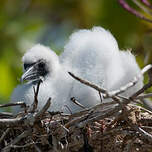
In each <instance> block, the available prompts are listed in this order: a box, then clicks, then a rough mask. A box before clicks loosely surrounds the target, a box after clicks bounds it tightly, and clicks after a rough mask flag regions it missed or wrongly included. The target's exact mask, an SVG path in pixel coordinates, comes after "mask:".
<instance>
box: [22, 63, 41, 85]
mask: <svg viewBox="0 0 152 152" xmlns="http://www.w3.org/2000/svg"><path fill="white" fill-rule="evenodd" d="M37 79H39V72H38V70H37V68H36V67H35V65H33V66H31V67H30V68H29V69H28V70H27V71H25V72H24V73H23V75H22V77H21V82H23V81H35V80H37Z"/></svg>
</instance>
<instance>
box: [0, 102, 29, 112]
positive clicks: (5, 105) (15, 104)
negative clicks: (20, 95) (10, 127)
mask: <svg viewBox="0 0 152 152" xmlns="http://www.w3.org/2000/svg"><path fill="white" fill-rule="evenodd" d="M10 106H21V107H23V108H24V111H25V113H26V112H27V106H26V104H25V102H16V103H7V104H3V105H0V108H3V107H10Z"/></svg>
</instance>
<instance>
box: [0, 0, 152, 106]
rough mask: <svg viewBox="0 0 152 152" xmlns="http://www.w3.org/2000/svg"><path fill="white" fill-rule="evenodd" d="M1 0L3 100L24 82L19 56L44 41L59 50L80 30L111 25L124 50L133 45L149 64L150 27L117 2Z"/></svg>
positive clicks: (0, 78) (141, 59) (140, 59)
mask: <svg viewBox="0 0 152 152" xmlns="http://www.w3.org/2000/svg"><path fill="white" fill-rule="evenodd" d="M0 2H1V5H0V103H4V102H8V101H9V97H10V95H11V92H12V90H13V88H14V87H15V86H16V85H17V84H19V83H20V82H19V79H20V76H21V73H22V67H21V57H22V55H23V53H24V52H25V51H26V50H27V49H28V48H30V47H31V46H32V45H33V44H35V43H42V44H44V45H47V46H50V47H51V48H52V49H53V50H54V51H56V52H57V53H60V52H61V51H62V50H63V48H64V44H65V43H66V41H67V40H68V37H69V35H70V34H71V33H72V32H73V31H74V30H76V29H79V28H91V27H92V26H102V27H104V28H106V29H109V30H110V31H111V32H112V33H113V35H114V36H115V37H116V39H117V41H118V43H119V47H120V49H128V48H132V50H133V51H134V54H135V55H136V57H137V60H138V62H139V65H140V66H141V67H143V65H144V64H146V63H148V62H150V58H147V57H149V56H150V55H149V54H150V52H151V50H152V39H151V38H152V32H151V28H152V25H151V24H150V23H147V22H145V21H142V20H140V19H138V18H136V17H135V16H133V15H131V14H130V13H128V12H127V11H126V10H124V9H123V8H122V7H121V6H120V5H119V3H118V1H117V0H1V1H0ZM131 5H133V6H134V4H132V3H131ZM135 7H136V6H135ZM137 9H138V8H137ZM147 54H148V55H149V56H148V55H147Z"/></svg>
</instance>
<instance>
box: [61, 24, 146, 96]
mask: <svg viewBox="0 0 152 152" xmlns="http://www.w3.org/2000/svg"><path fill="white" fill-rule="evenodd" d="M60 60H61V62H62V63H63V64H66V65H71V67H72V68H74V69H78V74H79V75H78V76H80V77H82V78H84V79H87V80H89V81H91V82H93V83H95V84H97V85H99V86H101V87H102V88H105V89H107V90H108V91H112V90H116V89H119V88H120V87H121V86H123V85H125V84H127V83H128V82H130V81H132V80H133V78H134V77H135V76H137V75H139V74H141V71H140V68H139V66H138V64H137V62H136V59H135V57H134V55H132V54H131V52H130V51H120V50H119V48H118V44H117V41H116V40H115V38H114V37H113V35H112V34H111V33H110V32H109V31H107V30H105V29H103V28H102V27H94V28H92V29H91V30H79V31H77V32H75V33H73V34H72V35H71V37H70V40H69V42H68V43H67V45H66V46H65V49H64V52H63V53H62V55H61V56H60ZM142 86H143V77H141V79H140V80H139V82H138V83H137V84H136V85H135V86H134V87H132V88H130V89H128V90H127V91H126V92H125V93H123V95H125V96H130V95H132V94H133V93H135V92H136V91H137V90H139V89H140V88H141V87H142Z"/></svg>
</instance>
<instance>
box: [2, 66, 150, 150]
mask: <svg viewBox="0 0 152 152" xmlns="http://www.w3.org/2000/svg"><path fill="white" fill-rule="evenodd" d="M151 69H152V66H151V65H148V66H146V67H145V68H144V69H143V70H142V73H143V74H144V73H145V72H147V71H148V74H149V82H148V83H147V84H146V85H144V86H143V88H141V89H140V90H139V91H137V92H136V93H135V94H133V95H132V96H131V97H128V98H127V97H123V96H121V95H120V93H122V92H123V91H125V90H126V89H128V88H130V87H132V86H133V85H135V84H136V83H137V82H138V78H139V77H140V76H137V77H136V78H135V79H133V81H132V82H130V83H129V84H127V85H126V86H123V87H122V88H120V89H119V90H115V91H113V92H107V91H106V90H104V89H102V88H100V87H99V86H96V85H95V84H92V83H90V82H88V81H86V80H83V79H81V78H79V77H77V76H75V75H74V74H72V73H69V74H70V75H71V76H72V77H73V78H75V79H76V80H78V81H80V82H81V83H83V84H85V85H88V87H92V88H94V89H96V90H97V91H98V92H99V93H102V94H104V98H111V99H112V101H110V102H107V103H101V104H99V105H96V106H94V107H91V108H88V109H86V108H84V110H82V111H80V112H78V113H74V114H70V115H67V114H64V113H61V112H48V111H47V110H48V108H49V107H50V105H51V98H49V99H48V101H47V102H46V104H45V105H44V107H42V109H40V110H37V104H38V100H37V95H38V91H39V87H40V83H39V84H38V86H37V88H36V89H34V92H35V99H34V102H33V104H32V106H30V107H27V106H26V105H25V103H23V102H17V103H10V104H5V105H1V107H6V106H16V105H20V106H22V107H23V108H24V110H23V111H22V112H20V113H18V114H17V115H13V114H11V113H0V128H1V129H0V150H1V151H2V152H9V151H11V152H18V151H22V152H33V151H36V152H37V151H38V152H45V151H46V152H102V151H103V152H129V151H132V152H136V151H137V152H151V149H152V112H151V111H150V110H147V109H145V108H143V107H141V106H138V105H135V104H132V103H133V102H134V103H135V102H138V103H139V101H140V100H141V99H145V98H147V97H150V96H151V94H142V93H143V92H144V91H145V90H147V89H148V88H149V87H151V85H152V80H151V75H152V70H151ZM141 94H142V95H141ZM72 100H73V102H74V103H76V104H78V105H80V104H79V103H78V102H77V101H76V100H75V99H74V98H73V99H72ZM80 106H82V105H80ZM150 108H151V107H150Z"/></svg>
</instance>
